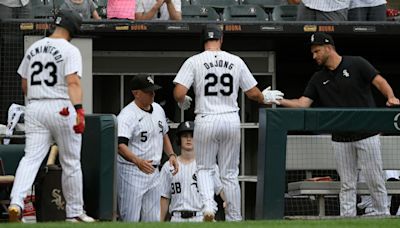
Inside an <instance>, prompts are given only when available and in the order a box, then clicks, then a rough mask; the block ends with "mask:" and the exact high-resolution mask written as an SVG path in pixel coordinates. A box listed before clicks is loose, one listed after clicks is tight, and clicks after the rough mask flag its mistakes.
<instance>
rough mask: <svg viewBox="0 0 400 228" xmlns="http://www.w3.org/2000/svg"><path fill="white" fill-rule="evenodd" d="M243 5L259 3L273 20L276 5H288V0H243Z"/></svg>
mask: <svg viewBox="0 0 400 228" xmlns="http://www.w3.org/2000/svg"><path fill="white" fill-rule="evenodd" d="M240 4H242V5H258V6H261V7H262V8H263V9H264V11H265V12H266V13H267V14H268V16H269V19H271V20H272V10H273V9H274V7H275V6H279V5H287V1H286V0H241V2H240Z"/></svg>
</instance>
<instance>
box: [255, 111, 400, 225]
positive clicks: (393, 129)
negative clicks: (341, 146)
mask: <svg viewBox="0 0 400 228" xmlns="http://www.w3.org/2000/svg"><path fill="white" fill-rule="evenodd" d="M288 131H303V132H314V133H318V134H321V133H329V132H342V131H353V132H383V133H390V134H395V135H399V134H400V109H399V108H393V109H390V108H354V109H351V108H348V109H332V108H308V109H297V108H275V109H271V108H262V109H260V112H259V132H258V142H259V145H258V156H257V162H258V164H257V196H256V197H257V199H256V219H283V217H284V204H285V190H286V181H285V180H286V153H287V150H286V145H287V134H288ZM330 160H331V161H334V159H330ZM390 160H391V161H392V162H398V159H395V158H390ZM396 160H397V161H396ZM387 167H389V168H391V169H398V166H396V164H392V165H390V166H387ZM388 187H389V189H392V187H391V186H388ZM360 189H362V186H360ZM390 193H393V192H390Z"/></svg>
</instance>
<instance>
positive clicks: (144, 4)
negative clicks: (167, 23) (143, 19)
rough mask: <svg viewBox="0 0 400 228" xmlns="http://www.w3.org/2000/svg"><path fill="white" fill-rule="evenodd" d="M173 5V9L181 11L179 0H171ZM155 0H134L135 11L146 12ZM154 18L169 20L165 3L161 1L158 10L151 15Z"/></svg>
mask: <svg viewBox="0 0 400 228" xmlns="http://www.w3.org/2000/svg"><path fill="white" fill-rule="evenodd" d="M171 1H172V3H173V4H174V6H175V10H176V11H178V12H181V5H182V3H181V0H171ZM156 2H157V1H156V0H137V1H136V13H143V12H148V11H150V10H151V8H152V7H153V6H154V4H156ZM153 19H154V20H169V12H168V8H167V4H166V3H163V4H162V6H161V8H160V9H159V12H158V13H156V14H155V15H154V17H153Z"/></svg>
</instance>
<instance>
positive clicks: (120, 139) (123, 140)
mask: <svg viewBox="0 0 400 228" xmlns="http://www.w3.org/2000/svg"><path fill="white" fill-rule="evenodd" d="M128 142H129V139H128V138H126V137H118V144H125V145H127V146H128Z"/></svg>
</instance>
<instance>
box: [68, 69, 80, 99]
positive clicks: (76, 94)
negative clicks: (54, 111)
mask: <svg viewBox="0 0 400 228" xmlns="http://www.w3.org/2000/svg"><path fill="white" fill-rule="evenodd" d="M67 84H68V95H69V98H70V100H71V103H72V104H73V105H76V104H82V97H83V92H82V87H81V80H80V78H79V76H78V75H77V74H71V75H69V76H67Z"/></svg>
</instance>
